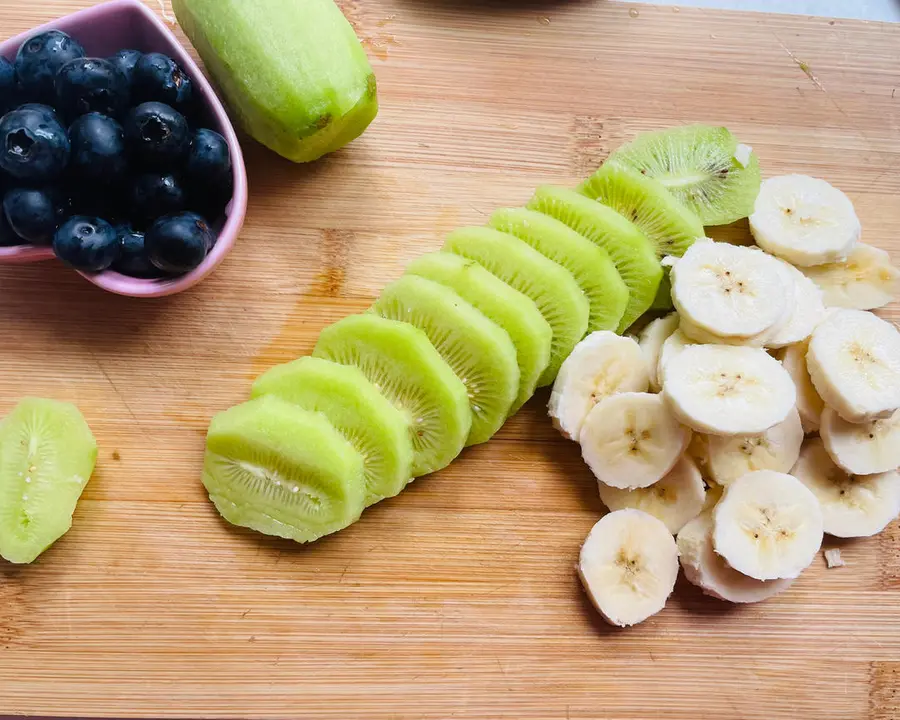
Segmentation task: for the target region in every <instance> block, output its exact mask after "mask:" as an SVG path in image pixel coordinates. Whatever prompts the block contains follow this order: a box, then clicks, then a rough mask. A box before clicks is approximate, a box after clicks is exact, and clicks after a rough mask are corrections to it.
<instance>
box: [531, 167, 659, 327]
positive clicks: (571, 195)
mask: <svg viewBox="0 0 900 720" xmlns="http://www.w3.org/2000/svg"><path fill="white" fill-rule="evenodd" d="M528 207H529V208H530V209H532V210H535V211H537V212H541V213H544V214H545V215H548V216H550V217H553V218H556V219H557V220H559V221H560V222H561V223H563V224H564V225H567V226H568V227H570V228H571V229H572V230H574V231H575V232H577V233H579V234H580V235H582V236H584V237H586V238H587V239H588V240H590V241H591V242H593V243H594V244H596V245H597V246H599V247H601V248H603V249H604V250H605V251H606V253H607V254H608V255H609V257H610V258H611V259H612V262H613V264H614V265H615V267H616V270H617V271H618V274H619V275H620V276H621V278H622V280H623V281H624V283H625V286H626V287H627V288H628V299H627V304H626V306H625V311H624V313H623V315H622V318H621V319H620V321H619V325H618V328H617V330H618V331H619V332H624V331H625V330H626V329H628V328H629V327H630V326H631V324H632V323H634V321H635V320H637V319H638V318H639V317H640V316H641V315H642V314H643V313H644V312H646V311H647V309H648V308H649V307H650V305H651V304H652V303H653V298H654V297H655V296H656V292H657V290H658V288H659V283H660V279H661V278H662V274H663V271H662V266H661V265H660V264H659V260H658V259H657V257H656V251H655V248H654V246H653V243H652V242H651V241H650V240H649V238H647V236H646V235H645V234H644V233H643V232H641V230H640V229H639V228H638V227H637V226H636V225H634V224H633V223H631V222H629V221H628V220H626V219H625V218H624V217H622V216H621V215H620V214H619V213H617V212H615V211H614V210H612V209H611V208H609V207H606V206H605V205H601V204H600V203H597V202H594V201H593V200H590V199H589V198H586V197H585V196H584V195H580V194H578V193H577V192H575V191H574V190H569V189H567V188H561V187H556V186H552V185H544V186H542V187H539V188H538V189H537V191H536V192H535V194H534V197H533V198H532V199H531V201H530V202H529V203H528Z"/></svg>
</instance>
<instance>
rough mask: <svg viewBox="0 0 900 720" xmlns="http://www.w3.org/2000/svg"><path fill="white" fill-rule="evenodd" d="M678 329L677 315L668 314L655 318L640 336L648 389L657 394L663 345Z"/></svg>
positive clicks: (659, 386)
mask: <svg viewBox="0 0 900 720" xmlns="http://www.w3.org/2000/svg"><path fill="white" fill-rule="evenodd" d="M677 329H678V313H669V314H668V315H666V316H665V317H661V318H656V320H654V321H653V322H651V323H650V324H649V325H647V327H645V328H644V329H643V330H642V331H641V334H640V338H639V339H638V343H639V345H640V347H641V352H642V353H643V354H644V360H645V361H646V363H647V368H648V371H649V373H650V389H651V390H652V391H653V392H659V391H660V389H661V388H662V385H661V384H660V382H659V372H658V369H659V357H660V355H661V354H662V348H663V343H665V341H666V340H668V339H669V337H670V336H671V335H672V334H673V333H674V332H675V331H676V330H677Z"/></svg>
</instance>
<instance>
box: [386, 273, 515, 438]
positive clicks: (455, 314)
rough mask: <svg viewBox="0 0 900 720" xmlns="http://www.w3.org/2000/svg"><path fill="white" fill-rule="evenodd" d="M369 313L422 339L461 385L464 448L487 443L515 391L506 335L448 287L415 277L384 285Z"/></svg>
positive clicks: (511, 348)
mask: <svg viewBox="0 0 900 720" xmlns="http://www.w3.org/2000/svg"><path fill="white" fill-rule="evenodd" d="M372 310H373V311H374V312H376V313H377V314H379V315H380V316H381V317H385V318H388V319H389V320H399V321H401V322H405V323H409V324H410V325H413V326H414V327H417V328H419V329H420V330H422V332H424V333H425V334H426V335H427V336H428V339H429V340H430V341H431V344H432V345H434V347H435V348H436V349H437V351H438V352H439V353H440V354H441V357H442V358H444V361H445V362H446V363H447V364H448V365H449V366H450V367H451V368H452V369H453V372H454V373H456V377H458V378H459V379H460V380H462V382H463V384H464V385H465V386H466V391H467V393H468V395H469V407H470V408H471V410H472V428H471V430H470V431H469V437H468V439H467V440H466V445H477V444H479V443H483V442H486V441H488V440H490V439H491V437H493V435H494V433H496V432H497V431H498V430H499V429H500V428H501V427H502V426H503V422H504V421H505V420H506V418H507V417H508V416H509V411H510V408H511V407H512V404H513V401H514V400H515V399H516V396H517V395H518V392H519V365H518V362H517V361H516V347H515V345H513V344H512V340H511V339H510V337H509V335H508V334H507V332H506V331H505V330H504V329H503V328H501V327H500V326H499V325H497V324H495V323H493V322H491V321H490V320H489V319H488V318H487V317H486V316H485V315H483V314H482V313H481V312H479V311H478V310H477V309H476V308H474V307H473V306H472V305H470V304H469V303H467V302H466V301H465V300H463V299H462V298H461V297H460V296H459V295H458V294H457V293H455V292H454V291H453V290H451V289H450V288H448V287H445V286H444V285H440V284H439V283H436V282H433V281H431V280H428V279H427V278H424V277H419V276H418V275H404V276H403V277H402V278H400V279H399V280H397V281H396V282H393V283H391V284H390V285H388V286H387V287H386V288H385V289H384V290H383V291H382V293H381V297H380V298H378V300H377V301H376V302H375V304H374V305H373V306H372Z"/></svg>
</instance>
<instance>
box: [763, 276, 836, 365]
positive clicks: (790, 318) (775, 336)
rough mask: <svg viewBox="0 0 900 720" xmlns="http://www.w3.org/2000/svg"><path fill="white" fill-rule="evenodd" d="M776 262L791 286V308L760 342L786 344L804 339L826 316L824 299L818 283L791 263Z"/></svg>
mask: <svg viewBox="0 0 900 720" xmlns="http://www.w3.org/2000/svg"><path fill="white" fill-rule="evenodd" d="M779 265H780V268H781V272H782V274H783V275H784V277H785V278H786V279H787V282H788V284H789V285H790V287H791V288H792V290H793V299H792V300H789V301H788V306H789V307H790V308H791V311H790V312H789V313H788V314H787V316H786V318H785V320H784V321H783V322H781V323H780V324H776V327H775V328H774V329H773V330H772V331H771V332H770V333H769V334H768V336H767V337H766V339H765V341H764V343H763V344H764V345H765V346H766V347H770V348H780V347H785V346H787V345H792V344H794V343H798V342H800V341H802V340H806V338H808V337H809V336H810V335H812V333H813V330H815V329H816V328H817V327H818V325H819V323H821V322H822V321H823V320H824V319H825V302H824V300H823V299H822V291H821V290H819V288H818V286H817V285H816V284H815V283H814V282H813V281H812V280H810V279H809V278H808V277H806V275H804V274H803V273H802V272H800V271H799V270H798V269H797V268H795V267H794V266H793V265H789V264H788V263H786V262H781V263H779Z"/></svg>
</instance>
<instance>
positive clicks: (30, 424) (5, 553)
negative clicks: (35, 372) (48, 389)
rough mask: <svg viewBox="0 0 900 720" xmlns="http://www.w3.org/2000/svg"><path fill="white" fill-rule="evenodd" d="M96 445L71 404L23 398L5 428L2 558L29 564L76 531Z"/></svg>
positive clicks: (0, 445)
mask: <svg viewBox="0 0 900 720" xmlns="http://www.w3.org/2000/svg"><path fill="white" fill-rule="evenodd" d="M96 461H97V442H96V440H95V439H94V435H93V433H91V429H90V428H89V427H88V425H87V423H86V422H85V420H84V417H83V416H82V414H81V412H80V411H79V410H78V408H77V407H75V406H74V405H72V404H70V403H64V402H58V401H56V400H45V399H41V398H24V399H23V400H22V401H21V402H20V403H19V404H18V405H16V407H15V408H13V410H12V412H10V413H9V415H7V416H6V418H5V419H4V420H3V423H2V424H0V556H2V557H4V558H5V559H6V560H8V561H9V562H13V563H30V562H31V561H32V560H34V559H35V558H37V557H38V555H40V554H41V553H42V552H44V550H46V549H47V548H48V547H50V546H51V545H52V544H53V543H54V542H56V541H57V540H58V539H59V538H61V537H62V536H63V535H64V534H65V533H66V532H67V531H68V529H69V528H70V527H71V526H72V513H73V512H74V511H75V505H76V504H77V502H78V498H79V497H81V492H82V490H84V486H85V485H86V484H87V481H88V480H89V479H90V477H91V473H93V472H94V463H95V462H96Z"/></svg>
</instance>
